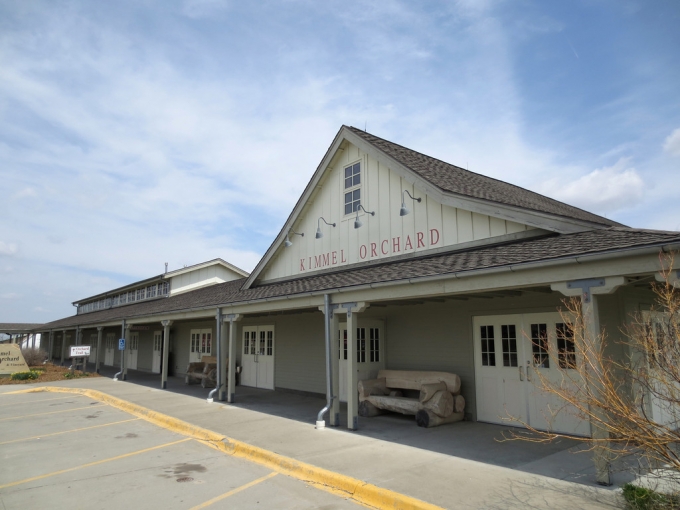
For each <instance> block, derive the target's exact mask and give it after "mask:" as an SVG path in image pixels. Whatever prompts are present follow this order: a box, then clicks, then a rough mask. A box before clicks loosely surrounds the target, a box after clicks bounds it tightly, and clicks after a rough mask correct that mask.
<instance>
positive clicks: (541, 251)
mask: <svg viewBox="0 0 680 510" xmlns="http://www.w3.org/2000/svg"><path fill="white" fill-rule="evenodd" d="M677 243H680V232H663V231H654V230H639V229H631V228H627V227H610V228H605V229H598V230H593V231H588V232H579V233H575V234H561V235H559V234H553V235H548V236H545V237H541V238H534V239H527V240H521V241H515V242H511V243H505V244H499V245H494V246H485V247H478V248H471V249H467V250H461V251H453V252H448V253H444V254H440V255H433V256H427V257H421V258H413V259H406V260H399V261H392V262H385V263H379V264H376V265H371V266H365V267H361V268H354V269H345V270H342V269H339V270H337V271H332V272H325V273H323V274H317V275H311V276H302V277H299V278H295V279H292V280H287V281H281V282H276V283H269V284H266V283H265V284H257V285H256V286H253V287H251V288H249V289H242V286H243V283H244V282H245V278H243V279H239V280H234V281H231V282H226V283H221V284H216V285H212V286H209V287H204V288H202V289H197V290H195V291H191V292H186V293H183V294H179V295H176V296H172V297H169V298H163V299H157V300H154V301H144V302H140V303H135V304H130V305H126V306H120V307H116V308H111V309H108V310H100V311H97V312H91V313H86V314H82V315H75V316H72V317H66V318H64V319H60V320H57V321H54V322H51V323H48V324H45V325H44V326H43V327H42V328H41V330H46V329H59V328H67V327H75V326H76V325H81V324H96V323H100V322H108V321H113V320H122V319H123V318H126V319H132V318H135V317H143V316H149V315H154V314H159V313H171V312H177V311H180V310H189V309H197V308H205V307H212V306H214V307H217V306H220V305H227V304H230V303H239V302H244V301H257V300H263V299H267V298H277V297H283V296H295V295H296V294H303V293H309V292H323V291H325V290H332V289H338V288H347V287H353V286H361V285H366V284H372V283H381V282H390V281H398V280H406V279H417V278H423V277H430V276H438V275H447V274H453V273H460V272H466V271H474V270H480V269H489V268H496V267H504V266H511V265H516V264H526V263H535V262H541V261H548V260H555V259H561V258H568V257H574V256H583V255H588V254H596V253H607V252H612V251H620V250H628V249H633V248H643V247H650V246H659V247H660V246H662V245H665V244H677Z"/></svg>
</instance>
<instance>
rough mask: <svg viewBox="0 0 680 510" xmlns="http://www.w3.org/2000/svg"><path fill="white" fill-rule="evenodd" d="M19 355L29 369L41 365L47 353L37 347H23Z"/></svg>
mask: <svg viewBox="0 0 680 510" xmlns="http://www.w3.org/2000/svg"><path fill="white" fill-rule="evenodd" d="M21 354H22V355H23V357H24V360H25V361H26V364H27V365H28V366H29V367H35V366H38V365H42V364H43V363H44V362H45V360H46V359H47V352H45V351H43V350H42V349H39V348H38V347H24V348H23V349H21Z"/></svg>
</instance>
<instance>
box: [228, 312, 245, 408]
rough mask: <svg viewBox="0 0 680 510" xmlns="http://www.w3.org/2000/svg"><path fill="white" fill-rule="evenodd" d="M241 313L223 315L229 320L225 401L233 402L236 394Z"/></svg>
mask: <svg viewBox="0 0 680 510" xmlns="http://www.w3.org/2000/svg"><path fill="white" fill-rule="evenodd" d="M241 317H242V315H240V314H238V313H232V314H229V315H225V319H226V320H228V321H229V368H228V370H227V379H228V380H227V402H229V403H230V404H233V403H234V398H235V396H236V349H237V348H238V322H237V321H239V320H241Z"/></svg>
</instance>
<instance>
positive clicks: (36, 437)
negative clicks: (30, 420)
mask: <svg viewBox="0 0 680 510" xmlns="http://www.w3.org/2000/svg"><path fill="white" fill-rule="evenodd" d="M137 420H141V418H130V419H129V420H121V421H114V422H111V423H102V424H101V425H92V426H91V427H83V428H80V429H71V430H63V431H61V432H52V433H51V434H41V435H39V436H33V437H24V438H21V439H12V440H11V441H3V442H2V443H0V445H3V444H10V443H19V442H21V441H30V440H31V439H42V438H43V437H50V436H58V435H61V434H70V433H71V432H80V431H83V430H90V429H98V428H101V427H108V426H110V425H118V424H119V423H127V422H129V421H137Z"/></svg>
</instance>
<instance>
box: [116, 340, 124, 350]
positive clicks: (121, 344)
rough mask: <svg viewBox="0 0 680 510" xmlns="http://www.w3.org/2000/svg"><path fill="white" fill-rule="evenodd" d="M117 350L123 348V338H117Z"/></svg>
mask: <svg viewBox="0 0 680 510" xmlns="http://www.w3.org/2000/svg"><path fill="white" fill-rule="evenodd" d="M118 350H119V351H124V350H125V338H119V339H118Z"/></svg>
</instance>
